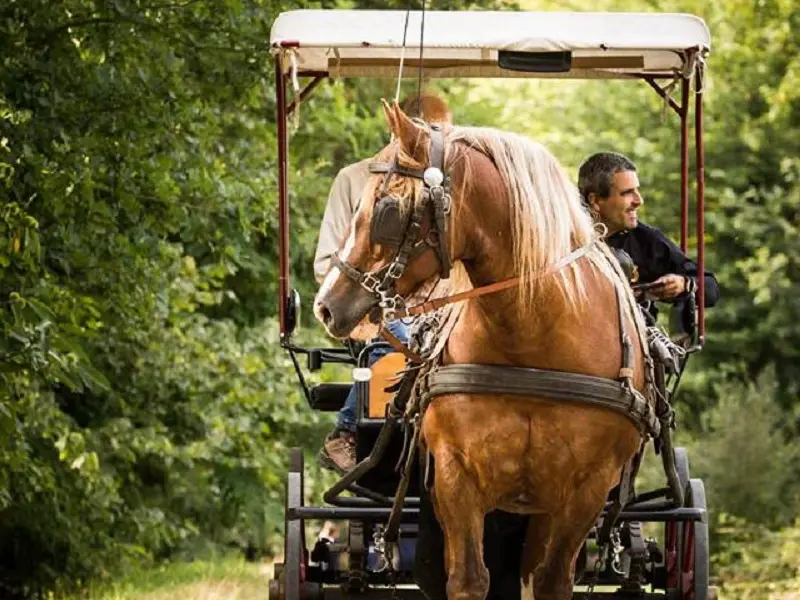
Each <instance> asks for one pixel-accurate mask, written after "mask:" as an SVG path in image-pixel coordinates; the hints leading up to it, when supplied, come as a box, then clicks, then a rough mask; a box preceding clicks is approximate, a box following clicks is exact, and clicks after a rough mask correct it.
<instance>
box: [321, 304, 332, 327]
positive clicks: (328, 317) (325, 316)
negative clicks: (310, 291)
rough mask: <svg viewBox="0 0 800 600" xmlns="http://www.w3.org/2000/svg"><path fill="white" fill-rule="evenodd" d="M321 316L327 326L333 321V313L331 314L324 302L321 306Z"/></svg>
mask: <svg viewBox="0 0 800 600" xmlns="http://www.w3.org/2000/svg"><path fill="white" fill-rule="evenodd" d="M319 314H320V317H322V323H323V324H324V325H325V326H326V327H327V326H329V325H330V324H331V321H333V315H331V311H329V310H328V307H327V306H325V305H324V304H323V305H322V306H320V309H319Z"/></svg>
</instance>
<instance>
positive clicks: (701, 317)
mask: <svg viewBox="0 0 800 600" xmlns="http://www.w3.org/2000/svg"><path fill="white" fill-rule="evenodd" d="M694 136H695V142H694V143H695V153H696V165H695V166H696V168H697V270H698V278H697V304H698V306H697V310H698V317H697V320H698V327H699V329H700V335H699V337H698V343H699V344H700V345H701V346H702V345H704V344H705V337H706V228H705V209H706V202H705V200H706V199H705V194H706V187H705V180H706V163H705V146H704V145H703V67H702V64H701V65H700V66H698V67H697V69H696V70H695V100H694Z"/></svg>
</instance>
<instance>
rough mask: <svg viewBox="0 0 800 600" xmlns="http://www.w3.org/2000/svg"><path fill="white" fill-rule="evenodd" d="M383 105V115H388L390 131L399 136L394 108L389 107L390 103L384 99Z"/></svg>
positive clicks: (382, 100) (382, 99)
mask: <svg viewBox="0 0 800 600" xmlns="http://www.w3.org/2000/svg"><path fill="white" fill-rule="evenodd" d="M381 103H382V104H383V114H384V115H386V121H387V122H388V123H389V129H390V130H391V131H392V133H393V134H395V135H397V133H396V131H397V120H396V119H395V115H394V107H392V106H389V103H388V102H387V101H386V100H385V99H384V98H381Z"/></svg>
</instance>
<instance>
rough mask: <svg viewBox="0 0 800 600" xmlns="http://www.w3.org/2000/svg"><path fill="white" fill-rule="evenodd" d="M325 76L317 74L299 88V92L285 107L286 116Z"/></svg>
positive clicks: (289, 114)
mask: <svg viewBox="0 0 800 600" xmlns="http://www.w3.org/2000/svg"><path fill="white" fill-rule="evenodd" d="M324 79H325V77H324V76H322V75H317V76H316V77H315V78H314V79H312V80H311V81H310V82H308V85H306V87H304V88H303V89H302V90H300V93H299V94H298V95H297V97H296V98H294V99H293V100H292V101H291V103H290V104H289V106H288V107H287V108H286V116H287V117H289V116H291V114H292V113H293V112H294V111H295V109H296V108H297V105H298V104H300V103H301V102H302V101H303V100H305V99H306V98H307V97H308V95H309V94H310V93H311V92H313V91H314V88H315V87H317V86H318V85H319V84H320V82H321V81H322V80H324Z"/></svg>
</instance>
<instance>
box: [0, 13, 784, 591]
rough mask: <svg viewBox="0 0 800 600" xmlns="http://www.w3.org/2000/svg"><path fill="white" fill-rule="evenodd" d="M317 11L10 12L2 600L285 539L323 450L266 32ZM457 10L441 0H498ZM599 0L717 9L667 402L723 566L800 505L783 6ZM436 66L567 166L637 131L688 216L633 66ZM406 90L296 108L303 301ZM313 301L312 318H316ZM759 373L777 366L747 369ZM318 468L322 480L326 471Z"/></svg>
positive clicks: (625, 146) (3, 246) (326, 96)
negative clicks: (685, 316) (691, 304)
mask: <svg viewBox="0 0 800 600" xmlns="http://www.w3.org/2000/svg"><path fill="white" fill-rule="evenodd" d="M334 4H335V3H334V2H323V3H321V4H320V3H304V2H294V3H289V4H288V5H287V4H286V3H278V2H273V1H272V0H250V1H248V2H239V1H236V0H216V1H215V0H195V1H188V2H174V3H170V2H163V3H157V2H148V1H147V0H113V1H111V2H96V1H95V0H65V1H64V2H58V3H54V2H50V1H48V0H24V1H23V0H8V1H7V2H5V3H3V5H2V7H0V55H2V68H0V328H2V331H1V332H0V333H2V335H0V596H3V597H13V594H20V595H33V594H35V593H36V592H38V591H40V590H45V589H48V588H52V587H59V586H68V585H70V584H74V583H75V582H78V581H81V580H85V579H90V578H94V577H102V576H104V575H106V574H110V573H112V572H114V570H115V569H116V568H117V567H119V566H120V565H128V564H131V563H134V562H135V563H138V562H144V563H146V562H148V561H152V560H155V559H162V558H165V557H175V556H186V557H191V556H193V555H196V554H200V553H202V552H204V551H205V550H206V549H207V548H208V547H212V548H213V547H214V546H215V545H220V544H228V545H234V546H239V547H246V548H249V549H250V551H252V552H254V553H260V552H267V551H269V549H270V548H271V546H272V545H273V544H274V543H275V542H276V540H277V537H276V535H275V534H276V533H277V532H278V531H279V529H280V527H281V521H282V506H281V494H282V486H283V476H282V473H283V472H284V465H283V461H284V460H285V457H286V448H288V447H289V446H291V445H295V444H300V445H304V446H306V447H307V448H309V449H314V448H316V446H317V445H318V444H319V442H320V440H321V438H322V435H323V432H324V428H325V426H326V424H327V422H328V421H329V418H328V417H321V416H320V415H315V414H312V413H311V411H309V410H307V409H306V407H305V406H304V405H303V402H304V401H303V400H302V399H301V398H300V397H299V395H298V393H297V386H296V384H295V380H294V377H293V373H292V371H291V367H290V364H289V363H288V362H287V360H286V357H285V356H284V354H283V353H282V352H281V351H280V350H279V349H278V348H277V344H276V342H277V331H276V325H275V323H274V321H275V313H276V307H277V302H276V297H277V286H278V278H277V210H276V169H275V165H276V153H275V127H274V112H275V111H274V109H275V107H274V104H273V102H274V101H273V83H272V81H273V78H274V74H273V73H272V62H271V60H270V56H269V52H268V38H269V29H270V25H271V23H272V20H273V19H274V18H275V16H276V15H277V14H278V12H279V11H281V10H287V9H290V8H294V7H306V6H312V5H313V6H317V5H322V6H333V5H334ZM349 4H355V5H359V6H363V7H374V8H385V7H397V6H401V7H405V4H403V3H397V2H393V1H392V2H389V1H386V2H384V1H371V0H370V1H369V2H358V3H348V5H349ZM445 4H446V6H445ZM445 4H441V3H438V4H437V3H433V4H429V5H428V8H448V9H454V8H470V7H474V6H495V4H494V3H491V4H490V3H489V2H469V1H463V2H461V1H459V2H458V3H452V2H448V3H445ZM342 5H344V3H342ZM498 5H499V4H498ZM527 8H532V9H537V10H548V9H560V10H564V9H574V8H575V7H569V6H566V7H565V6H564V5H563V3H561V2H558V3H556V2H546V1H545V2H537V3H536V6H534V7H527ZM614 9H623V10H642V9H646V10H661V11H686V12H692V13H695V14H698V15H700V16H701V17H703V18H704V19H706V21H707V23H708V24H709V26H710V28H711V31H712V38H713V47H712V58H711V61H710V64H709V67H710V69H709V75H708V79H707V82H706V83H707V87H706V107H707V113H706V120H705V123H706V129H707V138H706V139H707V146H706V151H707V157H706V170H707V176H708V182H707V197H708V207H709V210H708V215H707V235H708V237H707V242H708V248H709V256H708V264H709V266H710V268H711V269H712V270H714V271H715V272H716V273H717V275H718V277H719V280H720V283H721V285H722V288H723V301H722V303H721V304H720V305H719V306H718V307H716V308H715V309H713V310H711V311H710V312H709V338H708V344H707V347H706V349H705V351H704V352H703V353H702V355H701V356H700V357H698V358H697V359H693V361H692V363H691V367H690V372H689V374H688V375H687V378H686V380H685V384H684V391H683V392H682V396H681V406H679V411H680V417H681V418H680V425H681V427H682V428H684V429H686V430H688V429H691V430H693V435H694V436H697V438H698V440H699V441H698V442H697V444H698V445H697V448H696V449H695V450H694V451H693V452H692V462H693V465H694V466H695V468H696V470H698V472H702V474H703V475H704V476H705V477H707V479H708V483H709V488H710V491H709V494H710V498H711V499H712V507H713V508H714V511H715V515H716V516H715V518H716V519H717V531H718V532H719V535H720V536H721V539H722V541H721V542H720V544H719V548H718V559H717V560H718V562H717V566H718V568H719V569H720V571H721V572H722V573H723V576H724V577H728V576H729V574H731V573H732V570H733V566H730V567H728V566H726V565H728V564H730V565H733V564H734V560H741V561H744V562H747V561H750V560H751V558H747V556H745V554H735V552H734V550H735V549H736V548H737V547H739V549H738V550H735V551H736V552H740V551H741V552H745V550H743V549H742V548H741V546H742V545H743V544H747V545H748V546H749V545H752V546H753V548H754V550H753V551H752V553H751V554H750V555H749V556H751V557H753V558H752V562H753V564H755V561H756V560H761V556H762V555H761V554H759V552H761V550H757V549H758V548H765V550H764V552H765V553H766V552H768V549H766V548H767V543H766V542H764V543H763V544H762V541H763V540H766V539H768V538H769V539H772V538H771V537H770V536H776V535H780V534H774V533H767V532H768V531H769V530H768V529H766V526H767V525H769V526H774V525H781V524H788V523H789V521H790V517H791V511H792V510H795V509H796V507H797V504H796V500H797V482H798V479H799V478H798V473H797V472H796V467H794V466H793V463H792V461H793V460H794V461H795V462H796V452H797V450H796V444H795V443H794V442H791V441H789V440H791V435H792V434H793V433H795V434H796V424H797V416H798V403H797V397H798V393H800V376H799V375H798V373H799V372H798V370H797V369H796V368H794V365H795V364H796V362H797V359H798V354H797V353H798V350H797V349H798V348H800V329H798V327H800V314H798V310H799V309H798V307H799V306H800V304H798V302H797V299H796V298H797V296H798V291H799V290H798V287H797V286H798V283H797V282H798V281H800V277H798V256H800V252H798V249H799V248H798V240H800V237H799V236H798V231H797V222H798V219H797V217H798V205H800V184H799V183H798V177H800V162H798V160H797V158H796V157H797V156H798V155H799V154H800V152H798V151H799V150H800V147H798V144H800V142H798V137H797V135H796V132H797V129H798V125H800V121H799V119H800V95H799V94H800V92H798V90H799V89H800V86H798V77H800V75H798V74H799V73H800V69H799V68H798V65H800V62H799V61H800V58H799V57H800V52H798V42H799V41H800V39H799V38H798V35H799V34H798V32H800V10H799V9H798V8H797V7H796V6H795V4H794V3H791V2H788V1H786V0H767V1H765V2H759V3H756V4H752V3H747V2H743V1H740V0H736V1H732V2H727V3H716V4H711V3H706V2H699V1H697V0H663V1H658V0H656V1H655V2H648V3H646V6H645V5H643V4H642V3H641V2H639V1H637V0H600V1H599V2H596V3H595V5H593V10H614ZM441 88H442V90H443V91H444V93H445V95H446V96H447V97H448V99H449V100H450V103H451V106H452V107H453V108H454V113H455V117H456V120H457V122H459V123H464V124H485V125H495V126H502V127H504V128H507V129H511V130H516V131H520V132H525V133H529V134H530V135H531V136H532V137H534V138H536V139H539V140H541V141H543V142H544V143H546V144H547V145H548V146H549V147H550V148H551V149H552V150H553V151H554V152H555V153H556V155H557V156H558V157H559V158H560V159H561V160H562V161H563V162H564V163H565V164H566V165H568V166H569V168H570V170H571V172H573V173H574V172H575V170H576V169H577V166H578V164H579V163H580V161H581V160H582V159H583V158H584V157H585V156H586V155H588V154H589V153H591V152H593V151H596V150H600V149H607V148H613V149H617V150H620V151H623V152H626V153H628V154H630V155H631V156H632V157H633V158H634V159H635V160H636V161H637V162H638V164H639V167H640V178H641V180H642V181H643V183H644V186H645V188H644V191H645V196H646V200H647V204H646V209H645V217H646V220H647V221H650V222H653V223H655V224H658V225H661V226H663V227H664V228H665V229H666V230H667V231H668V232H670V233H672V234H673V236H674V235H675V232H676V231H677V218H676V216H677V214H678V212H677V198H678V196H679V194H678V189H679V179H678V164H679V162H678V161H679V153H678V142H677V140H678V137H677V119H676V118H675V116H674V115H672V114H669V113H664V111H663V103H662V102H661V101H660V100H659V99H658V97H657V96H656V95H655V94H654V93H653V92H652V90H650V89H649V88H648V87H647V86H645V85H641V86H639V87H638V88H636V87H635V86H632V85H631V82H605V81H603V82H570V81H553V80H548V81H544V82H536V83H533V82H528V83H525V84H519V83H517V82H502V83H496V82H493V83H490V84H473V83H465V82H458V81H455V82H446V83H443V84H441ZM415 89H416V83H415V82H407V83H405V84H404V88H403V93H404V94H405V93H408V92H412V91H414V90H415ZM393 95H394V82H392V81H389V80H385V81H373V82H341V81H337V82H332V83H324V84H322V85H321V86H319V87H318V88H317V90H316V91H315V93H314V94H313V95H312V96H311V97H310V98H309V99H307V100H306V101H304V102H303V103H302V105H301V108H300V114H299V126H298V127H297V128H296V129H295V128H293V129H292V143H291V157H290V158H291V160H290V173H289V175H290V184H291V187H290V190H291V191H290V196H291V203H292V213H291V223H292V233H291V247H292V269H293V270H292V273H293V279H292V286H294V287H297V288H298V289H299V290H300V291H301V293H302V296H303V298H304V315H309V314H310V311H309V308H310V306H309V305H310V299H311V298H312V297H313V293H314V291H315V288H316V285H315V282H314V280H313V275H312V257H313V253H314V247H315V244H316V235H317V231H318V226H319V221H320V219H321V216H322V211H323V207H324V203H325V200H326V198H327V194H328V189H329V186H330V182H331V180H332V177H333V176H334V174H335V172H336V170H337V169H339V168H340V167H342V166H344V165H345V164H348V163H350V162H353V161H355V160H357V159H360V158H363V157H365V156H369V155H371V154H372V153H373V152H375V151H376V150H377V149H379V148H380V147H381V146H382V145H383V144H384V143H385V141H386V137H387V132H386V127H385V124H384V119H383V115H382V113H381V110H380V103H379V99H380V98H381V97H387V98H389V97H392V96H393ZM690 242H691V244H692V245H694V243H695V239H694V238H693V239H691V240H690ZM311 321H312V319H310V318H309V317H308V316H305V317H304V320H303V323H302V325H303V326H304V327H305V330H304V331H303V332H302V334H301V335H303V336H305V337H307V338H308V339H311V340H319V339H320V332H319V329H318V328H315V327H312V326H311V325H312V322H311ZM765 372H766V373H770V372H774V373H775V385H774V388H773V386H772V385H771V384H769V382H768V381H766V383H764V382H762V384H760V385H762V386H765V387H756V388H752V390H751V391H747V390H748V389H749V388H747V386H748V385H751V384H753V385H755V384H754V383H753V382H755V381H756V380H757V379H758V376H759V374H761V373H765ZM709 411H710V412H709ZM683 431H684V430H683V429H682V433H683ZM784 435H785V436H786V437H785V438H784V437H783V436H784ZM734 467H735V468H734ZM311 479H312V480H313V485H314V486H316V487H315V492H316V493H318V489H316V488H318V487H319V485H320V482H321V481H324V477H321V476H319V475H318V474H317V475H313V476H312V477H311ZM743 480H744V481H747V482H748V483H746V484H745V485H742V484H741V482H742V481H743ZM750 482H752V483H750ZM741 519H747V521H746V522H744V521H741ZM753 531H756V532H757V533H752V532H753ZM789 531H791V530H789ZM726 536H727V537H726ZM737 536H740V537H737ZM741 536H744V537H741ZM781 539H782V538H781ZM781 543H783V542H781ZM787 543H788V542H787ZM789 547H791V544H789ZM737 557H738V558H737ZM765 560H766V559H765ZM781 560H783V559H781ZM726 561H729V562H726ZM748 564H749V563H748ZM769 564H773V563H769ZM774 564H778V563H774ZM780 564H783V563H780ZM786 564H790V563H786ZM794 564H797V563H796V562H795V563H794ZM748 568H749V567H748ZM755 568H756V567H753V569H754V570H755ZM766 568H767V570H768V571H769V572H774V573H778V572H780V574H781V575H780V576H781V577H783V576H784V575H785V576H787V577H789V576H790V575H789V574H787V572H785V571H782V570H780V569H781V568H782V567H777V566H776V567H775V568H774V569H773V568H772V567H771V566H768V567H766ZM730 576H731V577H732V576H733V575H730ZM776 576H777V575H776Z"/></svg>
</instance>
